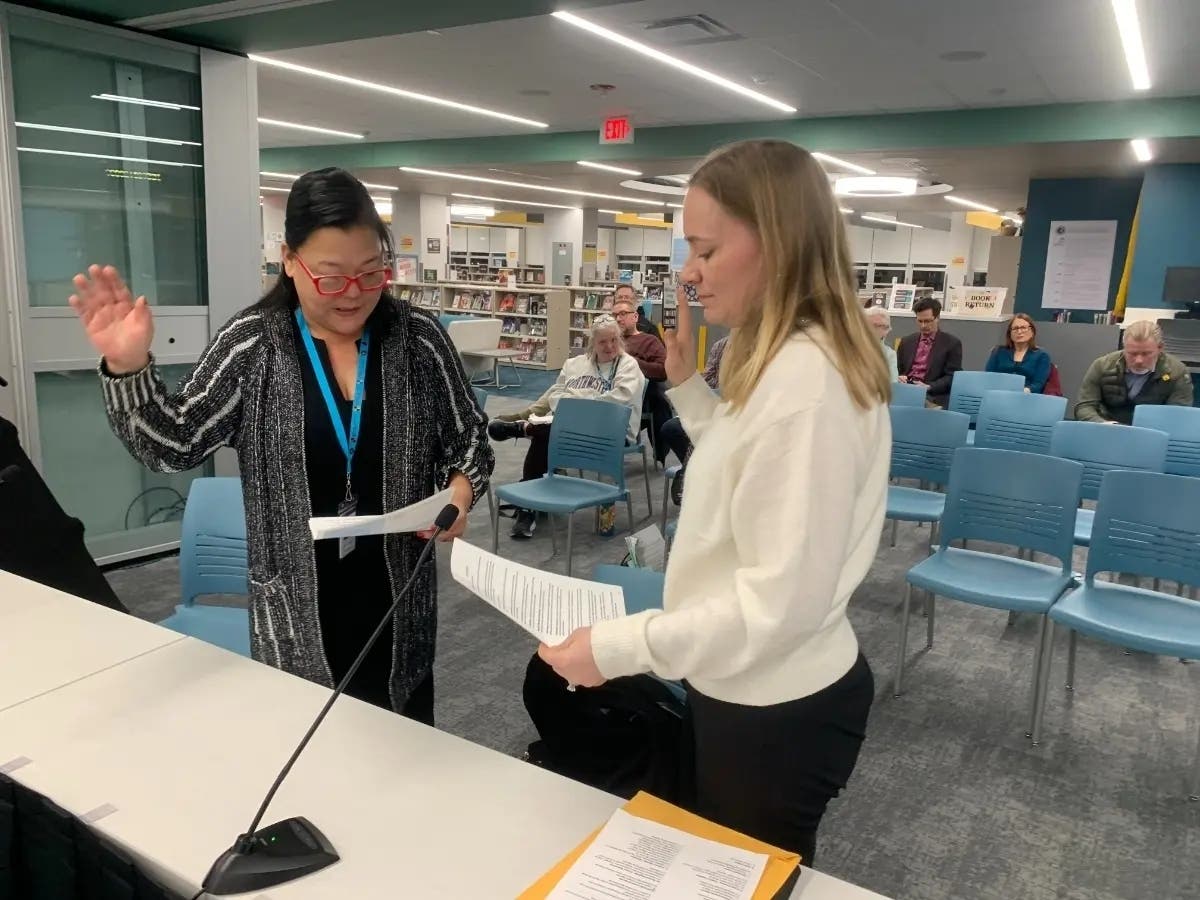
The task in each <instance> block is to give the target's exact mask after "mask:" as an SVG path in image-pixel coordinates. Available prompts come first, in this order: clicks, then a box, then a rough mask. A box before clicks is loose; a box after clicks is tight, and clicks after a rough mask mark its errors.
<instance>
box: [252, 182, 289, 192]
mask: <svg viewBox="0 0 1200 900" xmlns="http://www.w3.org/2000/svg"><path fill="white" fill-rule="evenodd" d="M258 189H259V190H260V191H278V192H279V193H281V194H290V193H291V192H292V189H291V188H277V187H271V186H269V185H266V184H260V185H259V186H258Z"/></svg>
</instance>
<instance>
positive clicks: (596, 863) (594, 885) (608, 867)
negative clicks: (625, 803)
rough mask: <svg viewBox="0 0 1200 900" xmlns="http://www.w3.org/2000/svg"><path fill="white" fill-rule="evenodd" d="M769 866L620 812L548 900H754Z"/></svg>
mask: <svg viewBox="0 0 1200 900" xmlns="http://www.w3.org/2000/svg"><path fill="white" fill-rule="evenodd" d="M766 867H767V855H766V854H765V853H751V852H750V851H749V850H742V849H741V848H739V847H730V846H729V845H728V844H721V843H718V842H717V841H710V840H708V839H707V838H702V837H696V836H695V835H693V834H688V833H687V832H686V831H680V830H679V829H678V828H671V827H670V826H668V825H660V824H659V823H658V822H651V821H650V820H649V819H640V818H638V817H637V816H631V815H630V814H629V813H627V812H625V810H623V809H618V810H617V811H616V812H615V813H613V816H612V818H611V819H609V820H608V824H607V825H605V826H604V828H602V829H601V831H600V833H599V834H598V835H596V839H595V840H594V841H592V843H591V846H589V847H588V848H587V850H585V851H584V853H583V855H582V856H580V857H579V859H577V860H576V861H575V865H573V866H571V868H570V869H568V870H567V874H566V875H564V876H563V878H562V881H560V882H559V883H558V884H557V885H556V886H555V888H554V890H552V891H551V892H550V894H549V896H548V897H547V900H750V898H751V897H753V896H754V891H755V889H756V888H757V887H758V883H759V881H761V880H762V876H763V872H764V871H765V870H766Z"/></svg>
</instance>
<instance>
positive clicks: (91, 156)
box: [17, 147, 203, 169]
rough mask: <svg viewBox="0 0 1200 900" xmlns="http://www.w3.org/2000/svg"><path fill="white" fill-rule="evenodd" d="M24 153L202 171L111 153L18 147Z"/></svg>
mask: <svg viewBox="0 0 1200 900" xmlns="http://www.w3.org/2000/svg"><path fill="white" fill-rule="evenodd" d="M17 149H18V150H19V151H21V152H22V153H48V154H50V155H51V156H82V157H85V158H87V159H117V160H121V161H122V162H140V163H150V164H151V165H155V166H175V167H176V168H186V169H201V168H203V166H201V165H200V163H187V162H170V161H169V160H165V159H146V158H144V157H141V156H116V155H114V154H111V153H80V152H79V151H77V150H47V149H46V148H45V147H18V148H17Z"/></svg>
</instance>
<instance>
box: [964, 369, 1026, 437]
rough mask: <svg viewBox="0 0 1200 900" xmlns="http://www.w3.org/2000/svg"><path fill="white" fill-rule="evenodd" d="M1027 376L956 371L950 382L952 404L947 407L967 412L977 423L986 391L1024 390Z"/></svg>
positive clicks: (1007, 373)
mask: <svg viewBox="0 0 1200 900" xmlns="http://www.w3.org/2000/svg"><path fill="white" fill-rule="evenodd" d="M1024 390H1025V377H1024V376H1023V375H1014V374H1012V373H1009V372H973V371H967V370H963V371H961V372H955V373H954V380H953V381H952V382H950V404H949V406H947V407H946V408H947V409H950V410H953V411H954V412H960V413H966V414H967V415H968V416H970V417H971V424H972V425H974V424H975V417H976V416H978V415H979V404H980V403H982V402H983V395H984V392H986V391H1024Z"/></svg>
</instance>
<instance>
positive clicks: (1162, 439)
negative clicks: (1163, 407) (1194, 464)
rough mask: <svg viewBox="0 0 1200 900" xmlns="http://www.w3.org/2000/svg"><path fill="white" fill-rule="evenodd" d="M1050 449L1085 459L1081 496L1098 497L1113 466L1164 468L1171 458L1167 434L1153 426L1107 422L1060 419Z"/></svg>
mask: <svg viewBox="0 0 1200 900" xmlns="http://www.w3.org/2000/svg"><path fill="white" fill-rule="evenodd" d="M1050 452H1051V453H1052V454H1053V455H1055V456H1061V457H1063V458H1064V459H1074V460H1077V461H1078V462H1081V463H1083V485H1082V487H1081V488H1080V496H1082V497H1083V499H1085V500H1095V499H1096V498H1098V497H1099V496H1100V482H1101V481H1102V480H1103V478H1104V473H1105V472H1110V471H1112V470H1113V469H1140V470H1142V471H1145V472H1161V471H1162V470H1163V465H1164V463H1165V462H1166V459H1167V435H1166V432H1163V431H1155V430H1154V429H1152V428H1138V427H1136V426H1133V425H1108V424H1106V423H1104V422H1059V423H1058V424H1057V425H1055V426H1054V431H1053V433H1052V434H1051V436H1050Z"/></svg>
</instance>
